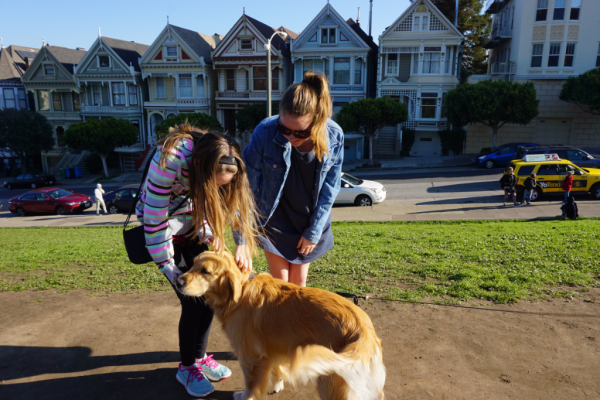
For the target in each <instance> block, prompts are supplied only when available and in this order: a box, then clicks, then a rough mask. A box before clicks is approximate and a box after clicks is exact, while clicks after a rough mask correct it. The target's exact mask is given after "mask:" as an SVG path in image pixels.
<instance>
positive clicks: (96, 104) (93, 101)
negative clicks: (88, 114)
mask: <svg viewBox="0 0 600 400" xmlns="http://www.w3.org/2000/svg"><path fill="white" fill-rule="evenodd" d="M95 88H98V93H96V92H95V90H94V89H95ZM96 95H98V99H96ZM96 100H99V101H96ZM92 103H94V105H95V106H101V105H102V85H92Z"/></svg>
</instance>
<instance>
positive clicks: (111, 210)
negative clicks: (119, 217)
mask: <svg viewBox="0 0 600 400" xmlns="http://www.w3.org/2000/svg"><path fill="white" fill-rule="evenodd" d="M108 213H109V214H118V213H119V207H117V206H115V205H114V204H110V205H109V206H108Z"/></svg>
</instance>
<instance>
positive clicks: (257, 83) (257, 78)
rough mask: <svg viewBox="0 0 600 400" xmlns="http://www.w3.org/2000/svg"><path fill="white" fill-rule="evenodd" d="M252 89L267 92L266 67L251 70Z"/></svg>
mask: <svg viewBox="0 0 600 400" xmlns="http://www.w3.org/2000/svg"><path fill="white" fill-rule="evenodd" d="M252 88H253V89H254V90H267V67H254V68H252Z"/></svg>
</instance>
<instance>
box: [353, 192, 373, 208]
mask: <svg viewBox="0 0 600 400" xmlns="http://www.w3.org/2000/svg"><path fill="white" fill-rule="evenodd" d="M354 205H355V206H358V207H371V206H372V205H373V200H371V198H370V197H369V196H367V195H365V194H361V195H360V196H358V197H357V198H356V199H355V200H354Z"/></svg>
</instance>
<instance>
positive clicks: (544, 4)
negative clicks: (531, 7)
mask: <svg viewBox="0 0 600 400" xmlns="http://www.w3.org/2000/svg"><path fill="white" fill-rule="evenodd" d="M549 1H550V0H537V4H536V8H535V22H546V21H548V2H549ZM540 10H546V17H545V18H544V19H537V15H538V11H540Z"/></svg>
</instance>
